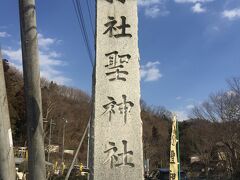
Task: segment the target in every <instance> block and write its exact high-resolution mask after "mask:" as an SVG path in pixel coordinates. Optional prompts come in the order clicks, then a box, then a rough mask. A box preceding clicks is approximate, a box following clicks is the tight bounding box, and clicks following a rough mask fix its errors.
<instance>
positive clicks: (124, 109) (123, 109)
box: [103, 95, 134, 123]
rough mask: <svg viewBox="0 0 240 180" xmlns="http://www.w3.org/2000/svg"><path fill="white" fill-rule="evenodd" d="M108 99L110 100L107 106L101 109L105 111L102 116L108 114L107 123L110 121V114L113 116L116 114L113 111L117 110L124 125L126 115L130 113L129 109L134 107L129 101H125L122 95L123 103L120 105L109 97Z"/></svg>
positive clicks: (125, 98) (124, 96) (125, 97)
mask: <svg viewBox="0 0 240 180" xmlns="http://www.w3.org/2000/svg"><path fill="white" fill-rule="evenodd" d="M108 99H109V100H110V102H109V103H108V104H105V105H103V108H104V109H105V111H104V112H103V114H105V113H109V121H111V119H112V114H115V112H116V110H115V109H117V110H118V112H119V113H120V114H123V119H124V123H126V122H127V115H128V113H130V112H131V109H132V107H133V106H134V103H133V102H131V101H127V96H126V95H122V99H123V101H122V102H121V103H117V102H116V101H115V99H114V98H113V97H110V96H108Z"/></svg>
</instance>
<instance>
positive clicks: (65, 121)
mask: <svg viewBox="0 0 240 180" xmlns="http://www.w3.org/2000/svg"><path fill="white" fill-rule="evenodd" d="M67 122H68V121H67V120H66V119H64V118H63V142H62V164H63V163H64V149H65V147H64V146H65V128H66V123H67Z"/></svg>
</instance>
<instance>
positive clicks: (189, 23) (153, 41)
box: [0, 0, 240, 119]
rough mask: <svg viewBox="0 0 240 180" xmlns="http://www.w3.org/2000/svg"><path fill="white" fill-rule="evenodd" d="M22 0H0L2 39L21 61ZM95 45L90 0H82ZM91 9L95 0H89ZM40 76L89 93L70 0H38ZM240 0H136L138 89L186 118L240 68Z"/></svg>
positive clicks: (88, 74)
mask: <svg viewBox="0 0 240 180" xmlns="http://www.w3.org/2000/svg"><path fill="white" fill-rule="evenodd" d="M17 2H18V1H17V0H1V3H0V43H1V46H2V50H3V55H4V57H5V58H8V59H10V62H11V63H12V64H14V65H15V66H16V67H17V68H20V69H21V50H20V31H19V16H18V3H17ZM81 2H82V5H83V9H84V17H85V21H86V23H87V24H86V27H87V29H88V35H89V39H90V44H91V48H92V50H93V48H94V46H93V45H94V39H93V33H92V31H91V25H90V19H89V16H88V11H87V4H86V2H87V0H81ZM88 3H89V6H90V9H91V10H92V11H91V14H92V17H95V16H94V0H88ZM36 5H37V26H38V32H39V49H40V58H41V73H42V76H44V77H46V78H48V79H50V80H54V81H56V82H58V83H62V84H65V85H69V86H73V87H77V88H81V89H83V90H84V91H86V92H88V93H89V94H90V93H91V85H92V82H91V77H92V65H91V63H90V61H89V58H88V54H87V51H86V48H85V46H84V43H83V38H82V35H81V31H80V29H79V26H78V23H77V18H76V15H75V12H74V9H73V4H72V1H71V0H69V1H66V0H51V1H37V2H36ZM239 30H240V1H239V0H146V1H144V0H139V48H140V56H141V73H142V79H141V93H142V99H143V100H145V101H146V102H147V104H149V105H155V106H158V105H161V106H165V107H166V108H167V109H169V110H171V111H175V112H177V113H178V114H179V116H180V117H179V118H180V119H182V118H184V117H186V116H187V113H188V112H189V109H190V108H191V107H193V105H197V104H199V103H201V102H202V101H204V100H205V99H207V97H208V95H209V94H210V93H212V92H215V91H218V90H221V89H225V88H226V79H228V78H231V77H233V76H240V71H239V69H240V35H239Z"/></svg>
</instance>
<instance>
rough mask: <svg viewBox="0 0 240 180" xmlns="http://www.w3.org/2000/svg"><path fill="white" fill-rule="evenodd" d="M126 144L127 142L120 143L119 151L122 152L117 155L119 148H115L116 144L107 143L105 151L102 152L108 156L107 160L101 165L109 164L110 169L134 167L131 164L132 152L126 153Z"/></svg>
mask: <svg viewBox="0 0 240 180" xmlns="http://www.w3.org/2000/svg"><path fill="white" fill-rule="evenodd" d="M127 143H128V142H127V141H126V140H123V141H122V146H121V149H122V150H123V151H122V152H121V153H119V149H120V148H118V147H117V146H116V143H115V142H109V143H108V145H107V147H106V150H105V151H104V153H106V154H108V155H107V159H106V160H105V161H104V163H103V164H107V163H110V167H111V168H114V167H121V166H129V167H134V163H133V162H132V156H133V151H128V148H127ZM121 149H120V151H121Z"/></svg>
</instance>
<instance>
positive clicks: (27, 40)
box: [19, 0, 46, 180]
mask: <svg viewBox="0 0 240 180" xmlns="http://www.w3.org/2000/svg"><path fill="white" fill-rule="evenodd" d="M35 10H36V8H35V0H19V13H20V28H21V42H22V59H23V75H24V93H25V100H26V112H27V116H26V117H27V129H28V151H29V159H28V169H29V179H34V180H44V179H46V168H45V164H46V163H45V154H44V140H43V137H44V131H43V119H42V100H41V88H40V68H39V54H38V41H37V39H38V34H37V25H36V11H35Z"/></svg>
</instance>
